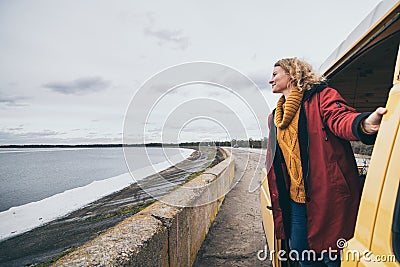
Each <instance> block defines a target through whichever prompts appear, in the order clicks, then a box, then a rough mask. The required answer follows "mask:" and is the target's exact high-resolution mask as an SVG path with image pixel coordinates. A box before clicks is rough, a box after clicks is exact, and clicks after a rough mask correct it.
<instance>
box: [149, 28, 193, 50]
mask: <svg viewBox="0 0 400 267" xmlns="http://www.w3.org/2000/svg"><path fill="white" fill-rule="evenodd" d="M143 32H144V34H145V35H147V36H151V37H154V38H156V39H157V40H158V44H159V45H160V46H163V45H164V44H166V43H169V44H173V45H175V46H176V47H177V48H180V49H182V50H185V49H186V48H188V46H189V38H188V37H185V36H183V35H182V31H181V30H176V31H169V30H152V29H151V28H150V27H146V28H145V29H144V31H143Z"/></svg>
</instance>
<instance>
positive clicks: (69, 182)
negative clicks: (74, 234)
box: [0, 147, 193, 240]
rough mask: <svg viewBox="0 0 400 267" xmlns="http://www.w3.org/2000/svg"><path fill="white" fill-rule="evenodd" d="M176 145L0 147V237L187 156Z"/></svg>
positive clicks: (66, 211) (21, 229)
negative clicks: (137, 146) (154, 146)
mask: <svg viewBox="0 0 400 267" xmlns="http://www.w3.org/2000/svg"><path fill="white" fill-rule="evenodd" d="M192 152H193V150H190V149H177V148H143V147H142V148H132V147H130V148H129V149H125V153H126V157H125V156H124V151H123V149H122V148H72V149H71V148H67V149H66V148H51V149H48V148H40V149H38V148H21V149H1V150H0V183H1V187H0V240H2V239H5V238H9V237H11V236H14V235H17V234H20V233H23V232H25V231H28V230H30V229H33V228H35V227H37V226H40V225H42V224H44V223H47V222H49V221H52V220H54V219H56V218H58V217H61V216H63V215H66V214H68V213H70V212H72V211H74V210H77V209H79V208H81V207H83V206H84V205H87V204H89V203H91V202H93V201H95V200H97V199H99V198H101V197H103V196H106V195H109V194H111V193H113V192H116V191H119V190H121V189H123V188H125V187H126V186H129V185H130V184H132V183H134V182H136V181H137V180H140V179H143V178H144V177H146V176H148V175H151V174H153V173H155V172H159V171H161V170H163V169H167V168H168V167H170V166H171V165H173V164H175V163H177V162H179V161H181V160H183V159H184V158H187V157H188V156H189V155H190V154H191V153H192ZM129 171H130V172H129Z"/></svg>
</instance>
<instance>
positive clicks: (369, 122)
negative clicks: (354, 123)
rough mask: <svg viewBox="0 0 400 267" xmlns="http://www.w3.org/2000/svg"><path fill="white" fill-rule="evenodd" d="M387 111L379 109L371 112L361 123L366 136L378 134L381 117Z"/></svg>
mask: <svg viewBox="0 0 400 267" xmlns="http://www.w3.org/2000/svg"><path fill="white" fill-rule="evenodd" d="M386 112H387V109H386V108H382V107H379V108H377V109H376V110H375V111H374V112H372V113H371V114H370V115H369V116H368V117H367V118H366V119H365V120H364V121H363V122H362V125H361V126H362V128H363V129H364V131H365V132H366V133H367V134H374V133H376V132H378V130H379V126H380V125H381V121H382V116H383V115H384V114H386Z"/></svg>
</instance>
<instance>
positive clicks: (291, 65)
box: [274, 57, 326, 92]
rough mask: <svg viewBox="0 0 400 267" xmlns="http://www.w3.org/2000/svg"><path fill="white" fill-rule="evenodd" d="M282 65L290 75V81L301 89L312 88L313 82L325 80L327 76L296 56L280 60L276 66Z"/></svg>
mask: <svg viewBox="0 0 400 267" xmlns="http://www.w3.org/2000/svg"><path fill="white" fill-rule="evenodd" d="M277 66H279V67H281V68H282V69H284V70H285V71H286V73H287V74H288V75H289V83H290V84H291V85H292V86H293V87H294V88H296V89H297V90H299V91H300V92H301V91H303V90H310V89H311V87H312V85H313V84H317V83H321V82H325V81H326V79H325V77H323V76H321V75H318V74H316V73H315V72H314V70H313V68H312V66H311V64H309V63H307V62H305V61H303V60H300V59H298V58H296V57H293V58H283V59H280V60H278V61H277V62H276V63H275V64H274V67H277Z"/></svg>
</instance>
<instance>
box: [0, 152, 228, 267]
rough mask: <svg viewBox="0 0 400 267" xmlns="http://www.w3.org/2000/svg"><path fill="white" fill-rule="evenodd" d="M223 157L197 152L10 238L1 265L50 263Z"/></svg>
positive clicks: (1, 245) (0, 249)
mask: <svg viewBox="0 0 400 267" xmlns="http://www.w3.org/2000/svg"><path fill="white" fill-rule="evenodd" d="M220 160H221V158H220V154H219V153H216V152H215V150H214V149H202V150H201V153H200V152H199V151H195V152H193V154H192V155H191V156H190V157H189V158H188V159H186V160H184V161H182V162H180V163H178V164H176V165H175V166H172V167H170V168H168V169H167V170H164V171H162V172H160V173H159V174H155V175H151V176H149V177H147V178H145V179H143V180H142V181H140V184H137V183H135V184H132V185H130V186H129V187H127V188H125V189H123V190H121V191H119V192H115V193H113V194H111V195H109V196H106V197H104V198H101V199H99V200H97V201H95V202H93V203H91V204H89V205H87V206H86V207H84V208H82V209H80V210H77V211H75V212H72V213H71V214H69V215H67V216H66V217H63V218H60V219H58V220H55V221H53V222H50V223H48V224H46V225H44V226H41V227H38V228H35V229H33V230H31V231H29V232H26V233H23V234H21V235H19V236H16V237H13V238H10V239H7V240H5V241H3V242H1V243H0V266H47V265H48V264H49V263H50V262H51V261H52V259H54V258H55V257H57V256H60V255H63V254H64V253H68V251H71V250H73V249H74V248H76V247H78V246H80V245H82V244H84V243H86V242H87V241H89V240H91V239H93V238H94V237H96V236H97V235H98V234H99V233H101V232H103V231H105V230H106V229H108V228H110V227H112V226H114V225H116V224H117V223H119V222H121V221H122V220H124V219H125V218H127V217H129V216H132V215H133V214H135V213H137V212H138V211H140V210H141V209H143V208H144V207H146V206H148V205H149V204H151V203H152V202H154V201H155V200H156V199H157V198H159V197H161V196H163V195H165V194H167V193H168V192H170V191H171V190H173V189H174V188H175V187H176V186H179V185H181V184H183V183H185V182H186V181H187V180H189V179H190V178H191V177H193V176H195V175H196V174H198V173H200V172H202V171H204V170H205V169H206V168H208V167H210V165H214V164H216V163H218V162H219V161H220ZM44 262H46V263H47V264H43V263H44Z"/></svg>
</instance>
